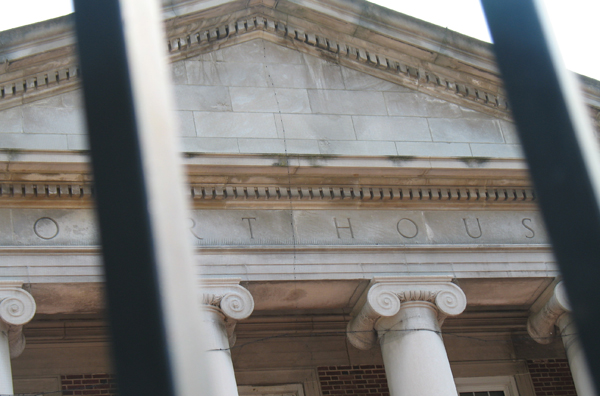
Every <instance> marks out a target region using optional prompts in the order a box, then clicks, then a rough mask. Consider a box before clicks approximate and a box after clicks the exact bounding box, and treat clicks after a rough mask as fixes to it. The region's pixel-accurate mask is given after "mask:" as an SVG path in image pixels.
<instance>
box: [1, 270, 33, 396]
mask: <svg viewBox="0 0 600 396" xmlns="http://www.w3.org/2000/svg"><path fill="white" fill-rule="evenodd" d="M22 286H23V282H20V281H1V282H0V395H3V394H8V395H11V394H13V384H12V370H11V366H10V359H14V358H16V357H18V356H19V355H21V353H22V352H23V349H25V337H24V336H23V325H24V324H26V323H28V322H29V321H30V320H31V319H32V318H33V315H34V314H35V308H36V307H35V301H34V300H33V297H32V296H31V294H29V293H27V292H26V291H25V290H23V289H22V288H21V287H22Z"/></svg>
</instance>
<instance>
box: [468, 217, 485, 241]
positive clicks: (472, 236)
mask: <svg viewBox="0 0 600 396" xmlns="http://www.w3.org/2000/svg"><path fill="white" fill-rule="evenodd" d="M475 220H477V228H479V235H476V234H477V233H472V232H471V231H470V230H469V225H468V224H467V219H463V222H464V223H465V230H466V231H467V235H469V236H470V237H471V238H473V239H477V238H481V236H482V235H483V232H482V231H481V224H480V223H479V217H477V218H475Z"/></svg>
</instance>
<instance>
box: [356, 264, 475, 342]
mask: <svg viewBox="0 0 600 396" xmlns="http://www.w3.org/2000/svg"><path fill="white" fill-rule="evenodd" d="M452 279H453V277H452V276H450V275H448V276H446V275H440V276H410V277H378V278H373V280H372V281H371V286H370V287H369V288H368V289H367V291H366V292H365V293H363V295H362V296H361V298H360V299H359V301H358V303H357V305H356V307H355V309H354V312H353V315H354V318H353V319H352V320H351V321H350V322H349V323H348V326H347V328H346V334H347V336H348V340H349V341H350V343H351V344H352V345H354V346H355V347H356V348H358V349H362V350H367V349H370V348H372V347H373V346H374V345H375V344H376V342H377V333H376V331H375V324H376V322H377V321H378V320H379V318H381V317H390V316H394V315H396V314H397V313H398V312H400V308H401V306H402V304H403V303H406V302H409V301H425V302H429V303H432V304H434V305H435V306H436V308H437V310H438V321H439V322H440V324H441V322H443V320H444V319H445V318H446V317H447V316H456V315H459V314H460V313H462V312H463V311H464V309H465V308H466V306H467V297H466V296H465V293H464V292H463V291H462V290H461V289H460V288H459V287H458V286H457V285H455V284H454V283H452V282H451V281H452Z"/></svg>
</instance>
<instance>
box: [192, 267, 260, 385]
mask: <svg viewBox="0 0 600 396" xmlns="http://www.w3.org/2000/svg"><path fill="white" fill-rule="evenodd" d="M239 283H240V279H239V278H235V279H203V280H202V289H201V290H202V301H201V302H202V307H203V311H204V312H203V321H204V324H205V325H204V334H203V338H204V339H203V340H202V341H203V343H204V347H205V350H206V351H207V352H206V358H207V360H208V367H209V370H210V371H211V372H210V376H211V377H212V378H213V379H214V381H212V382H211V383H210V384H207V386H210V387H209V388H205V389H204V390H203V392H202V394H203V395H207V396H238V391H237V383H236V380H235V373H234V370H233V362H232V361H231V351H230V348H231V347H233V345H234V344H235V332H234V330H235V325H236V323H237V321H238V320H241V319H245V318H247V317H248V316H250V314H251V313H252V311H253V310H254V299H253V298H252V295H251V294H250V292H249V291H248V290H246V289H245V288H243V287H242V286H240V285H239Z"/></svg>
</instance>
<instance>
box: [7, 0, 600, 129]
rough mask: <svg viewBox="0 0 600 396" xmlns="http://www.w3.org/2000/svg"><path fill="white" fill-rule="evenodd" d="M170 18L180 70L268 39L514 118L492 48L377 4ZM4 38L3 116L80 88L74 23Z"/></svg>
mask: <svg viewBox="0 0 600 396" xmlns="http://www.w3.org/2000/svg"><path fill="white" fill-rule="evenodd" d="M163 14H164V17H165V26H166V35H167V41H168V42H167V44H166V45H167V47H168V50H169V53H170V57H171V61H172V62H173V63H174V64H177V62H179V61H182V60H192V59H197V58H198V57H202V56H204V55H207V56H209V55H208V54H218V53H219V51H223V50H225V49H226V48H229V47H237V46H239V45H241V44H243V43H247V42H251V41H253V40H256V39H261V40H263V41H264V42H269V43H272V44H276V45H277V46H279V47H282V48H288V49H292V50H294V51H295V53H302V54H305V55H311V56H312V57H315V58H317V59H321V60H323V61H326V62H328V64H334V65H339V66H341V67H343V68H344V69H343V70H353V71H355V72H362V73H365V74H368V75H370V76H373V77H376V78H378V79H380V80H382V81H387V82H390V83H392V84H394V85H395V86H400V87H404V88H408V89H411V90H413V91H418V92H421V93H424V94H426V95H427V96H429V97H432V98H437V99H440V100H443V101H445V102H450V103H454V104H456V105H459V106H461V107H463V108H466V109H470V110H474V111H477V112H479V113H483V114H487V115H490V116H493V117H495V118H497V119H503V120H510V112H509V109H508V104H507V101H506V98H505V96H504V93H503V89H502V83H501V80H500V78H499V75H498V73H497V70H496V66H495V61H494V57H493V55H492V52H491V48H490V46H489V45H488V44H486V43H482V42H479V41H477V40H474V39H471V38H468V37H466V36H463V35H460V34H458V33H454V32H451V31H448V30H447V29H441V28H439V27H437V26H434V25H431V24H428V23H426V22H423V21H419V20H417V19H414V18H412V17H409V16H405V15H402V14H400V13H395V12H390V11H389V10H386V9H384V8H382V7H379V6H376V5H373V4H370V3H366V2H365V3H360V2H348V3H339V2H335V1H310V0H309V1H305V2H302V3H301V4H298V3H296V2H291V1H286V0H282V1H278V2H271V1H267V0H254V1H250V2H247V1H238V0H231V1H225V2H222V3H221V4H220V5H218V6H216V7H214V6H211V5H207V4H206V3H205V2H202V1H186V2H182V3H179V2H177V1H174V2H171V3H170V4H168V5H167V4H165V6H164V8H163ZM4 34H5V36H6V37H1V38H0V42H4V43H6V44H4V47H5V48H3V49H4V50H5V51H4V54H3V55H0V60H2V61H4V72H3V73H0V94H1V95H0V96H1V99H0V109H7V108H11V107H15V106H18V105H20V104H23V103H30V102H33V101H36V100H39V99H42V98H46V97H51V96H54V95H56V94H60V93H63V92H68V91H71V90H73V89H75V88H77V87H78V86H79V67H78V62H77V59H76V56H75V55H74V54H75V50H74V48H75V47H74V34H73V21H72V19H71V18H70V17H64V18H62V19H61V18H59V19H57V20H54V21H48V22H42V23H39V24H37V25H33V26H30V27H28V30H27V32H25V31H24V32H23V34H20V32H19V31H18V29H16V30H15V31H14V32H12V33H11V34H7V33H6V32H5V33H4ZM297 77H298V78H299V79H300V78H302V76H297ZM315 81H316V80H315ZM323 81H326V80H323ZM328 82H329V83H331V84H333V83H334V82H333V80H329V81H328ZM596 85H597V84H596ZM596 85H594V84H591V83H590V84H586V86H585V92H586V95H587V96H586V97H587V99H588V103H589V104H590V109H591V111H592V116H593V117H595V119H596V121H597V122H600V118H599V117H600V112H599V106H600V99H599V97H600V88H598V87H597V86H596Z"/></svg>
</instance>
